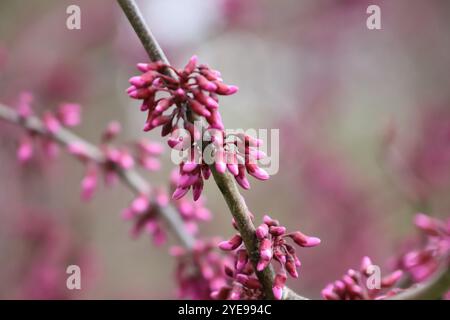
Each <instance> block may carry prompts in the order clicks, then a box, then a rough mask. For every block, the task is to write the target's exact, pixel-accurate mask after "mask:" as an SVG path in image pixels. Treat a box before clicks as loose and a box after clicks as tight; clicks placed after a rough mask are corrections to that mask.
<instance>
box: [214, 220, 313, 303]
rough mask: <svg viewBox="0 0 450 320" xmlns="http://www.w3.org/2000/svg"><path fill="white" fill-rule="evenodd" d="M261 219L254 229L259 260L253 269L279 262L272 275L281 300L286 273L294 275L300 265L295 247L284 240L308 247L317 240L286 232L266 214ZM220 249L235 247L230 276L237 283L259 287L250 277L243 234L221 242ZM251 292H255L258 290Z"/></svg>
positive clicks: (235, 293) (249, 265) (245, 286)
mask: <svg viewBox="0 0 450 320" xmlns="http://www.w3.org/2000/svg"><path fill="white" fill-rule="evenodd" d="M263 222H264V223H262V224H261V225H260V226H259V227H258V228H257V229H256V237H257V238H258V240H259V261H258V263H257V266H256V269H257V271H262V270H264V269H265V268H266V267H267V266H268V265H269V264H270V263H271V262H272V261H273V260H274V261H276V262H278V264H279V266H280V268H279V271H278V273H277V275H276V276H275V279H274V284H273V288H272V290H273V294H274V296H275V298H276V299H281V298H282V296H283V288H284V285H285V283H286V280H287V274H289V275H291V276H292V277H293V278H297V277H298V272H297V268H298V267H300V265H301V263H300V260H299V259H298V257H297V255H296V251H295V248H294V247H293V246H292V245H290V244H289V243H288V241H287V240H288V239H289V238H290V239H291V240H293V242H294V243H295V244H297V245H298V246H300V247H304V248H308V247H315V246H317V245H319V244H320V239H319V238H316V237H310V236H307V235H305V234H303V233H302V232H300V231H296V232H292V233H287V232H286V228H285V227H283V226H281V225H280V223H279V222H278V221H277V220H274V219H272V218H271V217H269V216H267V215H266V216H264V218H263ZM233 226H234V227H235V228H236V225H235V223H233ZM219 248H220V249H222V250H225V251H232V250H237V255H236V256H237V259H236V264H235V269H236V272H233V273H232V274H230V275H232V276H234V277H235V278H236V280H237V281H238V282H240V283H241V284H243V288H250V289H252V290H256V289H258V290H259V289H260V288H259V285H257V284H256V282H255V279H256V278H255V277H252V276H251V275H252V274H253V272H254V270H253V267H252V265H251V263H250V261H249V257H248V254H247V251H246V250H245V247H244V245H243V243H242V237H241V236H240V235H239V234H236V235H234V236H233V237H232V238H231V239H229V240H228V241H223V242H221V243H220V244H219ZM227 274H228V273H227ZM239 274H242V275H239ZM244 291H245V290H241V291H236V290H235V291H233V290H232V292H234V293H233V294H234V296H237V295H239V294H242V293H243V292H244ZM253 293H255V294H256V293H257V292H253Z"/></svg>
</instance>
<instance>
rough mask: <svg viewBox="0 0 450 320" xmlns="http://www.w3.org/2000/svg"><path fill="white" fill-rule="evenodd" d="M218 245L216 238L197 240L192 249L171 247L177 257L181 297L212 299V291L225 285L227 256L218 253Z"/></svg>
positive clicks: (176, 272)
mask: <svg viewBox="0 0 450 320" xmlns="http://www.w3.org/2000/svg"><path fill="white" fill-rule="evenodd" d="M216 247H217V243H216V241H215V240H205V241H203V240H197V242H196V244H195V245H194V248H193V249H192V250H186V249H184V248H182V247H172V248H171V250H170V253H171V255H172V256H174V257H175V258H176V259H177V266H176V271H175V276H176V279H177V283H178V296H179V297H180V298H190V299H203V300H206V299H210V298H211V294H212V292H215V291H216V290H218V289H219V288H221V287H223V286H224V285H225V281H226V280H225V275H224V264H225V263H226V259H227V258H226V257H223V256H222V255H220V254H218V253H217V252H216V250H215V249H216Z"/></svg>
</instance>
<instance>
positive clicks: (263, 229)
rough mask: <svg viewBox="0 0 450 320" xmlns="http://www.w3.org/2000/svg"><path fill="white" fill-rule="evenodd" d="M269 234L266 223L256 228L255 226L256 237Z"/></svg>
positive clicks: (262, 237)
mask: <svg viewBox="0 0 450 320" xmlns="http://www.w3.org/2000/svg"><path fill="white" fill-rule="evenodd" d="M268 234H269V227H268V226H267V224H265V223H263V224H261V225H260V226H259V227H258V228H256V237H257V238H258V239H259V240H262V239H264V238H266V237H267V236H268Z"/></svg>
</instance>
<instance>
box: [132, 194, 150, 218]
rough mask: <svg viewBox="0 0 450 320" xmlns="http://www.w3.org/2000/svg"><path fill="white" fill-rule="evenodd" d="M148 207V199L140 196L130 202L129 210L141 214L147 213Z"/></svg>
mask: <svg viewBox="0 0 450 320" xmlns="http://www.w3.org/2000/svg"><path fill="white" fill-rule="evenodd" d="M149 206H150V201H149V200H148V197H147V196H146V195H140V196H138V197H137V198H135V199H134V200H133V202H131V206H130V208H131V210H132V211H133V212H136V213H139V214H142V213H145V212H146V211H148V208H149Z"/></svg>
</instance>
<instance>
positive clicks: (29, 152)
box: [17, 136, 33, 163]
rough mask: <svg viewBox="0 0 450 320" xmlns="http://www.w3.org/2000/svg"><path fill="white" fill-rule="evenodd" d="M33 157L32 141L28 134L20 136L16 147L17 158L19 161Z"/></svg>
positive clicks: (22, 161)
mask: <svg viewBox="0 0 450 320" xmlns="http://www.w3.org/2000/svg"><path fill="white" fill-rule="evenodd" d="M32 157H33V141H32V140H31V138H30V137H29V136H24V137H22V139H21V141H20V144H19V148H18V149H17V160H18V161H19V162H20V163H25V162H28V161H29V160H30V159H31V158H32Z"/></svg>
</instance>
